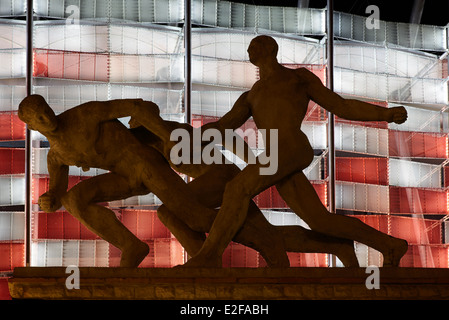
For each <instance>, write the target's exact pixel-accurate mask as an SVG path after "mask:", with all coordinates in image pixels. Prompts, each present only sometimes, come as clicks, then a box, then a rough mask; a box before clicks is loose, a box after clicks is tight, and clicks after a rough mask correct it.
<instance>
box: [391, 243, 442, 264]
mask: <svg viewBox="0 0 449 320" xmlns="http://www.w3.org/2000/svg"><path fill="white" fill-rule="evenodd" d="M448 255H449V248H448V246H447V245H445V246H443V245H440V246H438V245H427V246H425V245H409V249H408V251H407V253H406V254H405V255H404V257H403V258H402V259H401V262H400V263H399V266H400V267H404V268H449V265H448V258H449V257H448Z"/></svg>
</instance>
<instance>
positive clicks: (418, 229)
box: [355, 215, 442, 244]
mask: <svg viewBox="0 0 449 320" xmlns="http://www.w3.org/2000/svg"><path fill="white" fill-rule="evenodd" d="M355 217H356V218H358V219H360V220H361V221H363V222H364V223H366V224H367V225H369V226H371V227H373V228H375V229H377V230H379V231H382V232H384V233H387V234H390V235H392V236H394V237H398V238H401V239H405V240H407V242H408V243H409V244H441V240H442V239H441V225H437V226H436V227H433V228H430V227H431V226H434V223H435V220H428V219H421V218H409V217H398V216H386V215H370V216H355Z"/></svg>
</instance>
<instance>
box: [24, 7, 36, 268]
mask: <svg viewBox="0 0 449 320" xmlns="http://www.w3.org/2000/svg"><path fill="white" fill-rule="evenodd" d="M33 14H34V10H33V0H27V12H26V37H27V39H26V94H27V96H29V95H31V94H32V91H33ZM31 157H32V145H31V131H30V129H29V128H28V125H27V126H26V133H25V265H26V266H27V267H28V266H30V265H31V214H32V201H31V183H32V180H31Z"/></svg>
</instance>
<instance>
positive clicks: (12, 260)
mask: <svg viewBox="0 0 449 320" xmlns="http://www.w3.org/2000/svg"><path fill="white" fill-rule="evenodd" d="M24 262H25V249H24V244H23V243H12V242H1V243H0V271H11V270H13V269H14V268H15V267H23V266H24Z"/></svg>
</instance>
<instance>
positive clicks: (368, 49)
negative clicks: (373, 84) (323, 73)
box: [334, 44, 444, 78]
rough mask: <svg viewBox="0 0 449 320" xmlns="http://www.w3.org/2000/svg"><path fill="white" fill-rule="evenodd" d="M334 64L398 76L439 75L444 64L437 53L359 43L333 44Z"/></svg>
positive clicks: (434, 76)
mask: <svg viewBox="0 0 449 320" xmlns="http://www.w3.org/2000/svg"><path fill="white" fill-rule="evenodd" d="M334 51H335V66H336V67H340V68H346V69H351V70H354V71H361V72H367V73H383V74H389V75H394V76H398V77H420V78H441V77H442V76H443V71H444V70H443V69H444V64H443V60H440V59H439V58H438V56H435V55H430V54H423V53H416V52H409V51H404V50H397V49H391V48H384V47H375V46H362V45H357V46H355V45H346V44H344V45H341V44H340V45H339V44H337V45H335V48H334Z"/></svg>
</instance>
